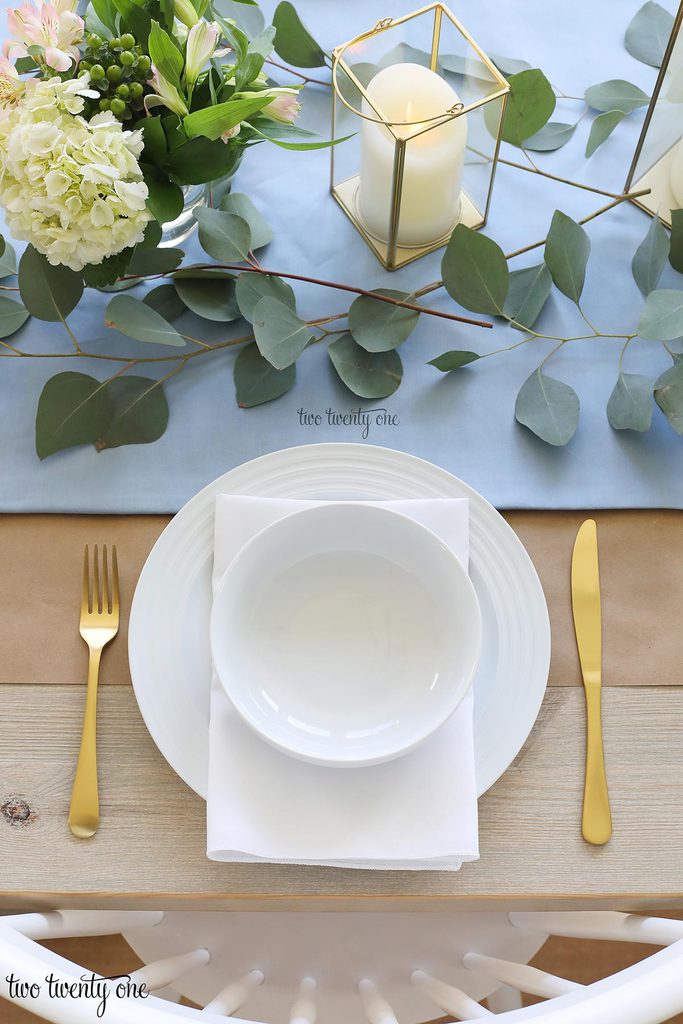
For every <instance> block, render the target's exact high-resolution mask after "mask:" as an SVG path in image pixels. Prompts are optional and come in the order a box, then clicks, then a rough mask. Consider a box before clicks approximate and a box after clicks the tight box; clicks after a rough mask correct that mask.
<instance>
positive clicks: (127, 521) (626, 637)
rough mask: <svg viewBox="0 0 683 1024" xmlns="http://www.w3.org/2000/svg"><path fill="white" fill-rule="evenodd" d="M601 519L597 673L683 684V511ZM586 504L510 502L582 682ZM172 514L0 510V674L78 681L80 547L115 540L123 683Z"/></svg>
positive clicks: (559, 637)
mask: <svg viewBox="0 0 683 1024" xmlns="http://www.w3.org/2000/svg"><path fill="white" fill-rule="evenodd" d="M591 514H592V515H593V517H594V518H595V519H596V521H597V523H598V544H599V552H600V568H601V582H602V598H603V645H604V646H603V650H604V659H603V661H604V665H603V668H604V672H603V678H604V683H605V685H607V686H632V685H633V686H643V685H646V686H648V685H652V686H663V685H668V686H675V685H683V669H682V668H681V665H682V663H683V659H682V658H681V653H682V649H683V642H682V640H681V636H682V633H681V627H680V610H681V608H683V558H682V557H681V551H683V512H676V511H619V512H597V513H594V514H593V513H591ZM586 517H587V514H586V513H583V512H528V511H525V512H510V513H506V518H507V520H508V522H509V523H510V524H511V526H512V527H513V528H514V529H515V530H516V532H517V533H518V535H519V537H520V538H521V540H522V542H523V543H524V545H525V546H526V548H527V550H528V551H529V554H530V555H531V557H532V559H533V561H534V564H535V566H536V569H537V571H538V574H539V576H540V578H541V582H542V584H543V588H544V590H545V594H546V598H547V601H548V607H549V610H550V619H551V627H552V642H553V655H552V663H551V670H550V684H551V685H554V686H571V685H577V684H580V682H581V677H580V675H579V664H578V658H577V654H576V643H575V639H574V631H573V625H572V617H571V598H570V590H569V573H570V564H571V554H572V546H573V543H574V537H575V536H576V531H577V529H578V527H579V525H580V524H581V522H583V520H584V519H585V518H586ZM167 522H168V517H167V516H61V515H59V516H49V515H26V516H14V515H6V516H2V517H0V573H1V574H2V575H1V581H2V582H1V586H0V683H51V682H52V683H83V682H84V680H85V672H86V667H87V659H86V649H85V645H84V644H83V641H82V640H81V639H80V636H79V634H78V618H79V610H80V599H81V572H82V559H83V545H84V544H85V543H86V542H87V543H90V544H94V543H98V542H99V543H102V542H106V543H109V544H112V543H115V544H116V545H117V546H118V551H119V565H120V571H121V594H122V609H123V614H122V620H121V630H120V634H119V636H118V637H117V639H116V640H115V641H114V643H112V644H111V646H110V647H109V648H107V650H106V651H105V654H104V656H103V660H102V675H101V679H102V682H104V683H110V684H111V683H115V684H122V685H126V684H129V683H130V674H129V671H128V660H127V625H128V612H129V610H130V602H131V598H132V595H133V591H134V588H135V584H136V582H137V579H138V576H139V574H140V570H141V569H142V566H143V564H144V561H145V559H146V557H147V555H148V553H149V551H150V549H151V547H152V545H153V544H154V542H155V540H156V539H157V537H158V536H159V534H160V533H161V531H162V529H163V528H164V526H165V525H166V523H167Z"/></svg>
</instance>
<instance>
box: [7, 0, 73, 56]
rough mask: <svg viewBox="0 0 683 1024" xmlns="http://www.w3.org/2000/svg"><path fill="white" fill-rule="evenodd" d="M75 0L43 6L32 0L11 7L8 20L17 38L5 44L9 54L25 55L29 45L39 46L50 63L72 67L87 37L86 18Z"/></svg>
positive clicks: (59, 1)
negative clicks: (81, 13)
mask: <svg viewBox="0 0 683 1024" xmlns="http://www.w3.org/2000/svg"><path fill="white" fill-rule="evenodd" d="M75 7H76V2H75V0H53V2H52V3H42V4H41V6H40V8H37V7H34V5H33V4H32V3H25V4H24V5H23V6H22V7H17V8H16V9H15V10H11V11H9V13H8V15H7V24H8V27H9V30H10V32H11V33H12V35H13V36H14V39H10V40H8V41H7V42H6V43H5V44H4V46H3V53H4V55H5V57H25V56H27V54H28V49H27V48H28V47H29V46H39V47H41V48H42V50H43V59H44V61H45V63H46V64H47V66H48V67H50V68H53V69H54V70H55V71H68V70H69V68H70V67H71V65H72V64H77V63H78V59H79V56H80V54H79V52H78V48H77V47H76V45H75V44H76V43H78V42H80V41H81V40H82V39H83V32H84V29H85V26H84V23H83V19H82V18H79V17H78V15H77V14H76V13H75Z"/></svg>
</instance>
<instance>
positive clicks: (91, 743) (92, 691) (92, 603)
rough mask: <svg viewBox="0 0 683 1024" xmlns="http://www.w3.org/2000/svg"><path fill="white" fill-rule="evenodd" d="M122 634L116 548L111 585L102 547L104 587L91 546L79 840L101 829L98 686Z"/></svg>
mask: <svg viewBox="0 0 683 1024" xmlns="http://www.w3.org/2000/svg"><path fill="white" fill-rule="evenodd" d="M118 631H119V566H118V561H117V558H116V548H115V547H113V548H112V552H111V585H110V579H109V563H108V560H107V545H106V544H105V545H104V546H103V548H102V585H101V586H100V560H99V554H98V550H97V544H96V545H95V549H94V555H93V577H92V581H91V579H90V556H89V552H88V545H87V544H86V546H85V554H84V556H83V598H82V600H81V636H82V637H83V639H84V640H85V642H86V644H87V645H88V647H89V649H90V660H89V664H88V690H87V693H86V698H85V716H84V719H83V735H82V736H81V749H80V752H79V755H78V765H77V766H76V777H75V779H74V786H73V790H72V792H71V808H70V810H69V828H70V829H71V831H72V832H73V834H74V835H75V836H77V837H78V838H79V839H88V838H90V836H94V835H95V833H96V832H97V830H98V828H99V827H100V799H99V794H98V790H97V684H98V681H99V675H100V658H101V657H102V651H103V649H104V648H105V647H106V645H107V644H108V643H109V641H110V640H113V639H114V637H115V636H116V634H117V633H118Z"/></svg>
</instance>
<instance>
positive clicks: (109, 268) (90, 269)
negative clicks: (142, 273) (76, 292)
mask: <svg viewBox="0 0 683 1024" xmlns="http://www.w3.org/2000/svg"><path fill="white" fill-rule="evenodd" d="M150 224H156V221H155V220H152V221H150ZM134 252H135V246H128V247H127V248H126V249H122V250H121V252H117V253H114V254H113V255H112V256H106V257H105V258H104V259H103V260H102V262H101V263H93V264H90V266H86V267H83V270H82V274H83V281H84V283H85V285H86V286H87V287H88V288H102V289H105V288H110V287H112V286H113V285H115V284H116V283H117V282H118V280H119V278H121V277H123V276H124V275H125V273H126V270H127V269H128V264H129V263H130V261H131V259H132V258H133V255H134Z"/></svg>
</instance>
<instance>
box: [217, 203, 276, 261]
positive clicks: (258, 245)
mask: <svg viewBox="0 0 683 1024" xmlns="http://www.w3.org/2000/svg"><path fill="white" fill-rule="evenodd" d="M220 208H221V210H224V211H225V212H226V213H236V214H237V216H238V217H241V218H242V219H243V220H246V222H247V224H248V225H249V230H250V231H251V250H252V252H255V251H256V250H257V249H262V248H263V246H264V245H268V243H269V242H272V240H273V232H272V229H271V227H270V224H269V223H268V222H267V220H266V219H265V217H264V216H263V214H262V213H261V212H260V211H259V210H257V209H256V207H255V206H254V204H253V203H252V201H251V199H250V198H249V196H245V195H242V193H240V192H228V193H227V195H225V196H223V198H222V200H221V203H220Z"/></svg>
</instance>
